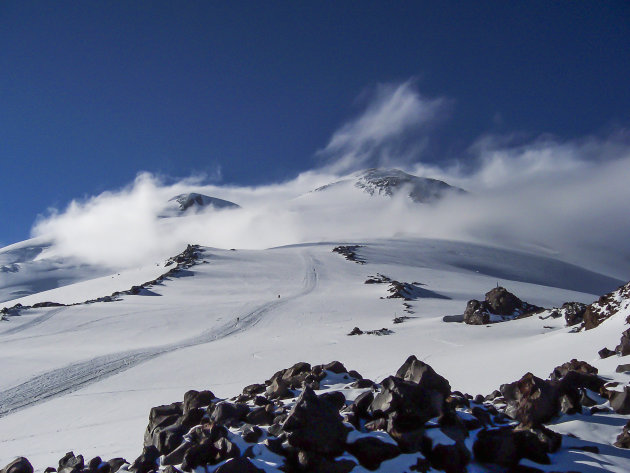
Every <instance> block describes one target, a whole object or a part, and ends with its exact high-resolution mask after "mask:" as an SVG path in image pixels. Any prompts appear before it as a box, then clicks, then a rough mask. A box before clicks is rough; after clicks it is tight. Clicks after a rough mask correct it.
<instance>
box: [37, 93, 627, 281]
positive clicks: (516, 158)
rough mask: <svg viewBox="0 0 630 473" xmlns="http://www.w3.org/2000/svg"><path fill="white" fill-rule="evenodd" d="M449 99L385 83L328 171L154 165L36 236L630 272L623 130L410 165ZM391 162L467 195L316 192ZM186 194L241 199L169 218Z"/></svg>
mask: <svg viewBox="0 0 630 473" xmlns="http://www.w3.org/2000/svg"><path fill="white" fill-rule="evenodd" d="M446 103H448V100H447V99H423V98H422V97H421V96H420V94H418V93H417V92H416V91H415V89H414V88H413V86H412V84H410V83H405V84H401V85H398V86H388V87H384V88H381V89H380V90H379V92H378V93H377V94H376V95H375V97H374V101H373V102H372V103H371V104H369V105H368V106H367V107H366V109H365V113H364V114H363V115H361V116H359V117H357V118H355V119H354V120H352V121H351V122H348V123H347V124H345V125H343V126H342V127H341V128H340V129H339V131H338V132H336V133H334V134H333V136H332V138H331V139H330V142H329V143H328V145H327V146H326V148H325V149H324V150H323V151H322V153H324V154H326V155H327V156H328V157H329V158H331V159H332V158H335V160H334V161H333V162H329V163H327V164H326V165H325V166H323V167H322V168H319V169H315V170H311V171H308V172H305V173H302V174H300V175H299V176H297V177H296V178H295V179H292V180H290V181H287V182H282V183H274V184H269V185H264V186H256V187H242V186H222V185H217V184H215V185H204V184H202V183H201V182H199V181H195V180H191V179H189V180H184V181H180V182H175V183H173V184H165V183H164V182H163V181H162V180H160V179H159V178H157V177H155V176H152V175H150V174H146V173H144V174H140V175H139V176H138V178H137V179H136V180H135V181H134V182H133V183H132V184H130V185H129V186H127V187H125V188H123V189H121V190H118V191H114V192H106V193H103V194H100V195H98V196H94V197H92V198H89V199H87V200H84V201H75V202H72V203H71V204H70V205H69V206H68V208H67V209H65V210H64V211H62V212H53V213H52V214H51V215H49V216H47V217H45V218H41V219H40V220H39V221H38V222H37V223H36V225H35V226H34V228H33V234H34V235H36V236H47V237H49V238H52V239H53V240H54V241H55V243H56V244H55V251H57V252H58V253H60V254H62V255H72V256H75V257H78V258H80V259H82V260H84V261H87V262H90V263H96V264H105V265H110V266H112V267H122V266H132V265H137V264H142V263H146V262H147V261H156V260H158V259H160V258H165V257H167V256H169V255H172V254H175V253H177V252H179V251H181V249H182V248H183V247H184V246H185V245H186V244H187V243H199V244H202V245H206V246H212V247H221V248H268V247H273V246H280V245H285V244H294V243H304V242H316V241H366V240H370V239H375V238H391V237H400V236H418V237H429V238H444V239H455V240H466V241H474V242H481V243H487V244H491V245H498V246H502V247H510V248H516V249H521V250H525V251H531V252H535V253H539V254H540V253H545V254H551V255H554V256H556V257H558V258H561V259H564V260H566V261H570V262H573V263H576V264H580V265H583V266H585V267H588V268H591V269H594V270H598V271H601V272H604V273H606V274H609V275H611V276H616V277H618V278H621V279H630V238H629V236H630V219H628V211H627V209H628V204H627V203H628V202H630V186H628V185H627V178H628V176H630V140H628V138H627V133H625V132H624V131H620V132H617V133H615V134H611V135H609V136H607V137H603V138H602V137H600V138H597V137H586V138H583V139H580V140H559V139H557V138H553V137H549V136H543V137H538V138H535V139H532V140H529V141H525V142H523V140H522V139H521V141H520V142H516V141H515V140H516V138H515V137H514V136H485V137H482V138H480V139H478V140H477V141H476V142H475V143H473V144H472V145H471V146H470V148H469V149H468V151H467V153H466V156H465V161H460V162H454V163H451V164H449V166H448V167H440V166H438V165H435V164H433V165H426V164H423V163H417V162H416V163H414V164H410V163H409V162H408V155H407V154H406V153H405V151H408V150H409V149H410V148H409V143H410V142H415V140H407V138H408V137H409V136H410V133H411V134H413V133H416V131H417V129H418V128H420V129H421V130H423V127H425V126H426V127H430V125H431V123H433V121H434V120H436V119H437V118H438V117H439V115H440V114H442V113H444V110H445V106H446V105H445V104H446ZM422 133H424V131H423V132H422ZM422 133H421V135H422ZM414 136H415V137H417V136H418V135H417V134H416V135H414ZM397 149H398V150H402V154H401V155H400V156H401V160H400V161H397V160H396V159H395V157H396V156H398V155H397V154H396V153H395V152H394V151H395V150H397ZM375 160H376V161H375ZM383 160H385V161H383ZM383 162H386V163H387V164H390V165H397V164H400V165H401V167H403V168H405V169H406V170H408V171H411V172H413V173H415V174H417V175H420V176H426V177H433V178H439V179H443V180H445V181H447V182H449V183H450V184H454V185H458V186H461V187H463V188H465V189H467V190H468V191H469V193H468V194H466V195H453V196H450V197H447V198H445V199H444V200H442V201H440V202H438V203H436V204H434V205H419V204H415V203H413V202H411V200H410V199H408V198H406V196H405V195H404V193H401V194H399V195H397V196H394V197H393V198H391V199H390V198H385V197H370V196H369V195H367V194H365V193H363V192H361V191H360V190H359V189H356V188H355V187H353V186H352V185H341V186H333V187H330V188H329V189H327V191H326V192H311V191H312V190H313V189H316V188H318V187H320V186H323V185H325V184H329V183H331V182H335V181H338V180H340V179H342V178H344V176H345V175H346V173H347V172H350V171H352V170H354V169H356V167H357V166H362V165H364V164H368V163H369V164H376V163H381V164H382V163H383ZM186 192H199V193H202V194H206V195H209V196H213V197H218V198H221V199H225V200H229V201H232V202H235V203H237V204H239V205H241V206H242V208H241V209H226V210H213V209H209V210H208V211H204V212H200V213H198V214H194V215H188V216H186V217H184V218H169V219H165V218H159V217H160V214H161V212H162V210H163V207H164V205H165V204H166V203H167V201H168V200H169V199H170V198H171V197H173V196H175V195H177V194H182V193H186Z"/></svg>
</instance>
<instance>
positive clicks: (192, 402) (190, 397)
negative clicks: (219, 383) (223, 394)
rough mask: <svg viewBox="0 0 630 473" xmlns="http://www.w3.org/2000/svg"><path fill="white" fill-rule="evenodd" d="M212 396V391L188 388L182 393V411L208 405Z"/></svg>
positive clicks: (186, 411) (185, 411)
mask: <svg viewBox="0 0 630 473" xmlns="http://www.w3.org/2000/svg"><path fill="white" fill-rule="evenodd" d="M214 398H215V397H214V394H213V393H212V391H195V390H190V391H188V392H186V394H184V404H183V413H184V414H186V413H188V411H190V410H191V409H195V408H198V407H205V406H209V405H210V403H211V402H212V400H213V399H214Z"/></svg>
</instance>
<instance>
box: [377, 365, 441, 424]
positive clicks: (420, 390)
mask: <svg viewBox="0 0 630 473" xmlns="http://www.w3.org/2000/svg"><path fill="white" fill-rule="evenodd" d="M381 385H382V389H381V392H379V393H378V394H377V395H376V397H375V398H374V401H372V404H370V407H369V409H368V412H369V413H370V415H372V416H374V417H377V418H378V417H389V416H391V415H392V414H394V413H395V414H396V422H397V424H398V427H399V428H402V429H403V430H404V429H405V428H408V429H412V428H415V427H416V426H418V425H422V424H424V423H425V422H426V421H428V420H429V419H431V418H433V417H438V416H439V415H440V414H441V413H442V406H443V404H444V400H445V397H446V396H445V395H444V394H443V393H442V392H440V391H438V390H436V389H430V388H426V387H423V386H421V385H419V384H417V383H414V382H412V381H404V380H403V379H400V378H398V377H395V376H389V377H387V378H385V379H384V380H383V381H382V383H381ZM403 426H404V427H403Z"/></svg>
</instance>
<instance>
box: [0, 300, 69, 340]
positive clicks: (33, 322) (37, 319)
mask: <svg viewBox="0 0 630 473" xmlns="http://www.w3.org/2000/svg"><path fill="white" fill-rule="evenodd" d="M64 309H66V307H59V308H57V309H52V310H49V311H48V312H46V313H45V314H42V315H40V316H39V317H35V318H34V319H33V320H29V321H28V322H25V323H23V324H22V325H19V326H17V327H13V328H10V329H8V330H5V331H4V332H0V335H13V334H14V333H19V332H22V331H24V330H27V329H29V328H32V327H34V326H36V325H39V324H41V323H43V322H46V321H47V320H50V319H52V318H53V317H54V316H55V315H57V314H58V313H59V312H61V311H62V310H64Z"/></svg>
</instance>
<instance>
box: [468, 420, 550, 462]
mask: <svg viewBox="0 0 630 473" xmlns="http://www.w3.org/2000/svg"><path fill="white" fill-rule="evenodd" d="M560 439H561V436H560V435H559V434H556V433H555V432H552V431H550V430H549V429H546V428H541V429H534V430H532V429H515V430H513V429H512V428H511V427H500V428H498V429H493V430H485V429H484V430H482V431H480V432H479V434H478V435H477V439H476V440H475V443H474V444H473V453H474V455H475V458H476V460H477V461H479V462H480V463H493V464H497V465H502V466H506V467H514V466H516V465H517V463H518V462H519V461H520V460H521V459H522V458H527V459H528V460H531V461H534V462H536V463H541V464H549V463H550V459H549V455H548V454H549V453H553V452H556V451H557V450H558V448H559V447H560Z"/></svg>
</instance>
